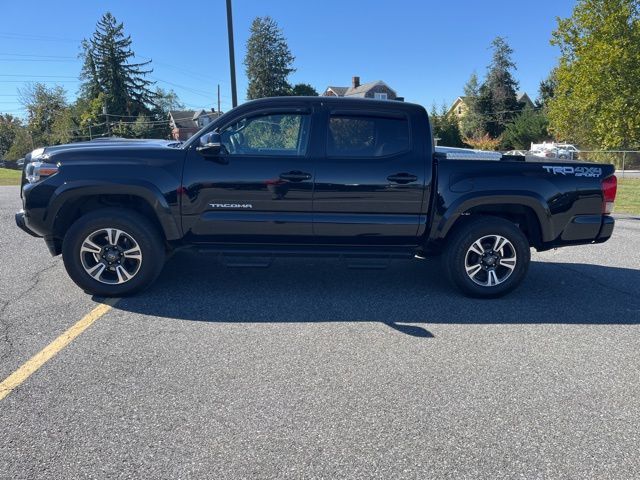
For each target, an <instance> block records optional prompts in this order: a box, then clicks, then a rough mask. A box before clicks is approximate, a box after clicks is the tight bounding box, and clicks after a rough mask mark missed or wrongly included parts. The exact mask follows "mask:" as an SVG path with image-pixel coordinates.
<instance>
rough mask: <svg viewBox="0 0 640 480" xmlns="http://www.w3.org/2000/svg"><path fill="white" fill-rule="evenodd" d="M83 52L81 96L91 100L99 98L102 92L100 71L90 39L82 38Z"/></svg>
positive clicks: (81, 56) (81, 55)
mask: <svg viewBox="0 0 640 480" xmlns="http://www.w3.org/2000/svg"><path fill="white" fill-rule="evenodd" d="M81 48H82V53H81V54H80V58H82V59H83V62H84V63H83V65H82V70H81V71H80V79H81V80H82V84H81V85H80V97H81V98H84V99H87V100H91V99H93V98H97V97H98V95H100V93H102V88H101V86H100V79H99V78H98V71H97V69H96V61H95V58H94V56H93V51H92V50H91V44H90V43H89V41H88V40H82V43H81Z"/></svg>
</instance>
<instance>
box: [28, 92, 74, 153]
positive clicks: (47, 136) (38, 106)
mask: <svg viewBox="0 0 640 480" xmlns="http://www.w3.org/2000/svg"><path fill="white" fill-rule="evenodd" d="M18 93H19V95H20V102H21V103H22V105H23V106H24V107H25V109H26V110H27V120H28V124H27V128H28V129H29V133H30V134H31V138H32V140H33V143H34V144H35V145H36V146H37V147H41V146H45V145H50V144H54V143H59V142H57V141H56V135H55V134H54V130H56V131H58V129H54V125H55V124H56V121H57V119H58V117H59V116H61V115H64V114H65V113H66V110H67V109H68V105H67V99H66V92H65V90H64V88H62V87H60V86H55V87H47V86H46V85H44V84H42V83H35V84H29V85H27V86H26V87H24V88H21V89H19V90H18ZM37 147H36V148H37Z"/></svg>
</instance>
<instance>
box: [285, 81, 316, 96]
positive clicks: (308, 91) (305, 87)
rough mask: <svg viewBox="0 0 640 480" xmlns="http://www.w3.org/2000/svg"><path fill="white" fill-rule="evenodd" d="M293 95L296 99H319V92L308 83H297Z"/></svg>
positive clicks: (292, 90)
mask: <svg viewBox="0 0 640 480" xmlns="http://www.w3.org/2000/svg"><path fill="white" fill-rule="evenodd" d="M291 95H294V96H296V97H305V96H306V97H317V96H318V91H317V90H316V89H315V88H313V87H312V86H311V85H309V84H308V83H296V84H295V85H294V86H293V88H292V89H291Z"/></svg>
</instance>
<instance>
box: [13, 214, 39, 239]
mask: <svg viewBox="0 0 640 480" xmlns="http://www.w3.org/2000/svg"><path fill="white" fill-rule="evenodd" d="M28 219H29V217H27V214H26V212H25V211H24V210H20V211H19V212H18V213H16V225H18V227H19V228H20V229H21V230H23V231H25V232H27V233H28V234H29V235H31V236H32V237H38V238H42V235H39V234H38V233H36V232H35V231H33V230H32V229H31V228H29V224H28Z"/></svg>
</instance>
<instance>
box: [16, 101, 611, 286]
mask: <svg viewBox="0 0 640 480" xmlns="http://www.w3.org/2000/svg"><path fill="white" fill-rule="evenodd" d="M487 155H488V157H487V158H490V159H484V158H483V155H482V154H480V153H474V152H472V151H464V150H459V151H458V150H454V149H443V150H439V149H438V147H436V148H434V143H433V136H432V132H431V128H430V124H429V118H428V116H427V113H426V111H425V110H424V108H422V107H421V106H418V105H413V104H410V103H404V102H396V101H380V100H365V99H344V98H330V97H286V98H270V99H263V100H256V101H252V102H248V103H245V104H243V105H241V106H240V107H237V108H235V109H233V110H231V111H230V112H228V113H226V114H225V115H222V116H221V117H219V118H217V119H216V120H215V121H213V122H212V123H211V124H210V125H208V126H206V127H205V128H203V129H202V130H201V131H200V132H198V133H197V134H196V135H194V136H193V137H192V138H191V139H189V140H188V141H187V142H186V143H184V144H181V143H179V142H169V141H160V140H154V141H145V140H111V139H107V140H103V141H98V142H95V141H94V142H84V143H76V144H72V145H62V146H54V147H47V148H44V149H38V150H35V151H34V152H32V153H31V154H30V155H29V156H28V157H27V163H26V165H25V169H24V175H23V181H22V191H21V195H22V199H23V210H22V211H21V212H19V213H17V214H16V222H17V224H18V226H19V227H20V228H22V229H23V230H25V231H26V232H28V233H30V234H32V235H35V236H39V237H44V240H45V242H46V244H47V246H48V248H49V251H50V252H51V253H52V254H53V255H59V254H60V253H62V256H63V259H64V264H65V267H66V269H67V272H68V273H69V275H70V276H71V278H72V279H73V280H74V281H75V282H76V283H77V284H78V285H79V286H80V287H81V288H83V289H84V290H85V291H87V292H89V293H92V294H96V295H100V296H122V295H127V294H132V293H134V292H137V291H139V290H141V289H143V288H144V287H146V286H148V285H149V284H150V283H151V282H153V280H154V279H155V278H156V277H157V275H158V274H159V273H160V271H161V269H162V266H163V264H164V261H165V258H166V255H167V254H168V253H169V252H171V251H172V250H175V249H176V248H180V247H186V246H190V247H196V248H198V249H200V250H208V251H214V252H228V253H232V254H233V255H245V254H246V255H247V256H251V255H262V256H264V255H269V256H270V255H278V254H284V255H296V254H300V255H336V256H346V257H372V258H380V257H384V258H390V257H391V258H395V257H405V258H413V257H418V258H424V257H429V256H436V255H439V256H441V258H442V259H443V264H444V271H445V272H446V274H447V276H448V277H449V278H450V280H451V281H452V282H453V283H454V284H455V285H457V286H458V287H459V288H460V289H461V290H462V291H463V292H464V293H466V294H468V295H471V296H476V297H497V296H500V295H503V294H505V293H507V292H509V291H510V290H512V289H513V288H515V287H516V286H517V285H518V284H520V282H521V281H522V279H523V277H524V276H525V274H526V271H527V267H528V264H529V259H530V248H531V247H533V248H535V249H537V250H546V249H550V248H555V247H561V246H565V245H577V244H585V243H600V242H604V241H606V240H607V239H609V237H610V236H611V234H612V231H613V226H614V220H613V218H612V217H611V216H610V213H611V209H612V207H613V202H614V200H615V194H616V177H615V176H614V175H613V173H614V168H613V166H611V165H601V164H590V163H581V162H573V161H558V160H552V161H550V160H548V159H542V158H524V157H519V158H518V157H500V155H498V157H497V158H493V157H491V154H488V153H487ZM484 156H486V155H484Z"/></svg>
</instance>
